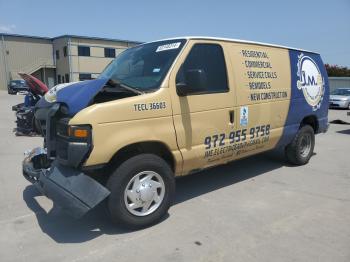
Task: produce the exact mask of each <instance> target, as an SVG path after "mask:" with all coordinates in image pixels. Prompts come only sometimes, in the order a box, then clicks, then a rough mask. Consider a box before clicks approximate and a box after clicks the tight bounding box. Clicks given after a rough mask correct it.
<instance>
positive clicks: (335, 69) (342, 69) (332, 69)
mask: <svg viewBox="0 0 350 262" xmlns="http://www.w3.org/2000/svg"><path fill="white" fill-rule="evenodd" d="M325 67H326V70H327V73H328V76H348V77H350V69H349V68H347V67H346V66H338V65H330V64H325Z"/></svg>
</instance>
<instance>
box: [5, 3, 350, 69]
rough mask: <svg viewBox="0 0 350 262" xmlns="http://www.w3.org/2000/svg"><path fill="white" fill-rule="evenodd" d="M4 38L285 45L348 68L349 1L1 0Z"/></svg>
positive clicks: (349, 58) (349, 55)
mask: <svg viewBox="0 0 350 262" xmlns="http://www.w3.org/2000/svg"><path fill="white" fill-rule="evenodd" d="M0 10H1V15H0V32H7V33H16V34H28V35H37V36H50V37H53V36H58V35H62V34H77V35H86V36H98V37H107V38H119V39H129V40H138V41H151V40H156V39H161V38H166V37H173V36H184V35H205V36H220V37H228V38H239V39H245V40H252V41H261V42H268V43H274V44H282V45H287V46H292V47H299V48H303V49H309V50H314V51H317V52H319V53H321V55H322V57H323V60H324V62H325V63H331V64H339V65H344V66H350V50H349V49H350V0H332V1H326V0H318V1H317V0H290V1H283V0H279V1H278V0H260V1H259V0H250V1H248V0H246V1H243V0H237V1H234V0H231V1H219V0H217V1H206V0H199V1H197V0H193V1H190V0H187V1H186V0H177V1H164V0H163V1H159V0H154V1H152V0H147V1H145V0H144V1H139V0H133V1H125V0H124V1H104V0H100V1H88V0H86V1H73V0H70V1H66V0H56V1H50V0H45V1H42V0H38V1H34V0H33V1H18V0H0Z"/></svg>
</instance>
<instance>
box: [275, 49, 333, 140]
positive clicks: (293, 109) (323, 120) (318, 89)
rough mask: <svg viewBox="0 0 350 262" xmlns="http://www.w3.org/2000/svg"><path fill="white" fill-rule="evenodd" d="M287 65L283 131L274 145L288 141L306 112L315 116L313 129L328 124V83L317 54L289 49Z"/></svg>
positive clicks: (324, 129) (321, 130)
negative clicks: (288, 79)
mask: <svg viewBox="0 0 350 262" xmlns="http://www.w3.org/2000/svg"><path fill="white" fill-rule="evenodd" d="M289 57H290V68H291V77H292V78H291V79H292V82H291V92H292V93H291V103H290V106H289V110H288V116H287V119H286V122H285V127H284V130H283V135H282V137H281V140H280V141H279V143H278V146H286V145H287V144H289V143H290V142H291V141H292V139H293V138H294V136H295V135H296V133H297V132H298V130H299V127H300V123H301V121H302V120H303V119H304V118H305V117H307V116H315V117H316V118H317V125H318V130H317V133H321V132H325V131H326V130H327V126H328V104H329V84H328V76H327V72H326V69H325V67H324V65H323V62H322V59H321V57H320V55H318V54H314V53H306V52H301V51H297V50H289Z"/></svg>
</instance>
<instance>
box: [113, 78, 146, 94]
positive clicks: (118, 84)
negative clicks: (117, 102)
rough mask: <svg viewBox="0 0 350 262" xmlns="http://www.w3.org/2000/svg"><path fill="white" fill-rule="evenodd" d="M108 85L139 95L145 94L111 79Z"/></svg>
mask: <svg viewBox="0 0 350 262" xmlns="http://www.w3.org/2000/svg"><path fill="white" fill-rule="evenodd" d="M108 83H109V84H110V85H112V86H119V87H121V88H124V89H125V90H128V91H131V92H133V93H136V94H138V95H143V94H144V93H145V92H142V91H140V90H138V89H136V88H133V87H131V86H128V85H126V84H124V83H122V82H121V81H120V80H115V79H109V81H108Z"/></svg>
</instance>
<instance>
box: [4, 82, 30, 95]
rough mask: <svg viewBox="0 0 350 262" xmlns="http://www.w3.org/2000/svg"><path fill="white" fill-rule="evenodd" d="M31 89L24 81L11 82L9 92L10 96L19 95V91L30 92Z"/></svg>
mask: <svg viewBox="0 0 350 262" xmlns="http://www.w3.org/2000/svg"><path fill="white" fill-rule="evenodd" d="M28 89H29V87H28V85H27V83H26V81H24V80H11V81H10V83H9V85H8V87H7V90H8V93H9V94H17V92H19V91H28Z"/></svg>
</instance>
